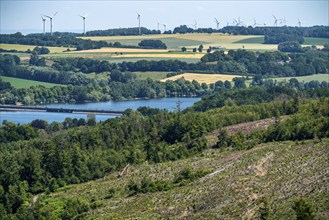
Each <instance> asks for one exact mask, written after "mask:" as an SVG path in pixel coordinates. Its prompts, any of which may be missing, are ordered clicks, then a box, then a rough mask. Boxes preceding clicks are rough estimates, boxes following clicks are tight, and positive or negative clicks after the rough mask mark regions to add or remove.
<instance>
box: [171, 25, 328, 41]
mask: <svg viewBox="0 0 329 220" xmlns="http://www.w3.org/2000/svg"><path fill="white" fill-rule="evenodd" d="M173 33H174V34H176V33H179V34H187V33H208V34H211V33H227V34H233V35H269V36H273V35H276V34H287V35H293V36H302V37H319V38H329V30H328V26H312V27H291V26H283V27H273V26H272V27H271V26H268V27H265V26H264V27H252V26H248V27H246V26H225V27H223V28H221V29H213V28H197V29H194V28H190V27H188V26H186V25H180V26H179V27H175V28H174V30H173Z"/></svg>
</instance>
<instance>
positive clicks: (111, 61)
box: [100, 57, 200, 63]
mask: <svg viewBox="0 0 329 220" xmlns="http://www.w3.org/2000/svg"><path fill="white" fill-rule="evenodd" d="M100 60H107V61H108V62H110V63H122V62H124V61H125V62H136V61H139V60H148V61H151V60H153V61H160V60H181V61H185V62H187V63H197V62H199V61H200V59H194V58H161V57H157V58H149V57H144V58H133V57H129V58H114V59H111V58H108V59H106V58H104V59H100Z"/></svg>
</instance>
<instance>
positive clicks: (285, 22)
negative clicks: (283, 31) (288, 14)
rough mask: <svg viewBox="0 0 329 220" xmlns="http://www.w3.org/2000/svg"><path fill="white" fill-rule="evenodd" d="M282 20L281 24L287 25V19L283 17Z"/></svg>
mask: <svg viewBox="0 0 329 220" xmlns="http://www.w3.org/2000/svg"><path fill="white" fill-rule="evenodd" d="M282 21H283V25H284V26H286V25H287V20H286V18H283V20H282Z"/></svg>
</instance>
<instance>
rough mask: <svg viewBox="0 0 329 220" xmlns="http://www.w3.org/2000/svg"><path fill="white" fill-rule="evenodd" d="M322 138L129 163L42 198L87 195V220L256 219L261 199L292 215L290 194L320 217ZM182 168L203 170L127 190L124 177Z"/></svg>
mask: <svg viewBox="0 0 329 220" xmlns="http://www.w3.org/2000/svg"><path fill="white" fill-rule="evenodd" d="M328 144H329V140H328V139H323V140H322V141H321V142H319V143H316V142H314V140H309V141H303V142H276V143H267V144H261V145H258V146H256V147H254V148H253V149H250V150H245V151H236V150H226V151H221V150H214V149H211V150H206V151H205V152H204V153H203V154H202V155H199V156H195V157H192V158H188V159H181V160H178V161H173V162H165V163H158V164H148V163H144V164H141V165H131V166H129V167H128V169H127V171H126V172H125V173H124V175H122V176H119V172H115V173H112V174H109V175H108V176H106V177H104V178H102V179H99V180H96V181H90V182H87V183H82V184H77V185H71V186H67V187H63V188H60V189H58V190H57V192H54V193H51V194H50V196H49V197H48V198H47V200H46V201H44V202H45V203H48V204H55V203H56V202H58V201H60V200H59V199H62V200H63V199H64V198H68V199H80V200H82V201H93V202H95V204H97V206H95V208H94V209H92V210H90V211H89V212H87V213H85V216H84V217H86V218H87V219H99V218H100V219H121V218H123V219H136V218H138V219H181V217H182V216H184V218H183V219H218V218H219V217H220V218H219V219H257V217H258V216H259V213H260V211H261V208H262V207H263V203H264V198H268V199H269V203H270V204H271V210H273V211H272V212H271V217H273V219H294V218H293V217H294V214H293V212H292V210H291V207H292V204H293V200H294V199H296V198H298V197H299V196H303V198H304V199H307V200H308V201H309V202H310V203H311V204H312V205H313V206H314V207H316V210H317V213H318V217H319V215H320V216H321V217H323V219H327V218H328V217H329V216H328V212H326V211H325V210H328V208H329V207H328V193H329V192H328V187H327V186H328V178H326V173H327V172H328V160H327V158H328V153H329V151H328V147H327V146H328ZM187 167H188V168H190V169H192V170H193V171H197V170H201V169H204V170H210V172H211V173H210V174H208V175H206V176H205V177H202V178H199V179H197V180H195V181H193V182H190V183H187V184H185V185H183V186H179V187H174V188H172V189H169V190H167V191H158V192H149V193H139V194H136V195H129V190H128V189H127V185H128V183H129V182H130V181H132V180H133V181H136V182H140V181H141V180H142V179H143V177H149V178H151V180H152V181H156V180H162V181H171V180H172V179H174V178H175V176H176V175H177V174H178V173H179V172H180V171H181V170H183V169H184V168H187ZM301 168H302V171H301ZM111 189H112V190H111ZM113 192H114V193H113Z"/></svg>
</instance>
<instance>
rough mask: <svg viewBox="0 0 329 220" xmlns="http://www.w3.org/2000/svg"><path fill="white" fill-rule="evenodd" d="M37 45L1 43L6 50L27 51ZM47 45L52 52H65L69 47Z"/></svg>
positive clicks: (1, 46) (0, 46) (0, 47)
mask: <svg viewBox="0 0 329 220" xmlns="http://www.w3.org/2000/svg"><path fill="white" fill-rule="evenodd" d="M35 47H36V46H34V45H23V44H0V49H4V50H17V51H27V50H28V49H30V50H33V49H34V48H35ZM46 47H47V48H48V49H49V50H50V53H63V52H64V51H66V50H67V49H68V48H67V47H48V46H46ZM70 50H75V48H70Z"/></svg>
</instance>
